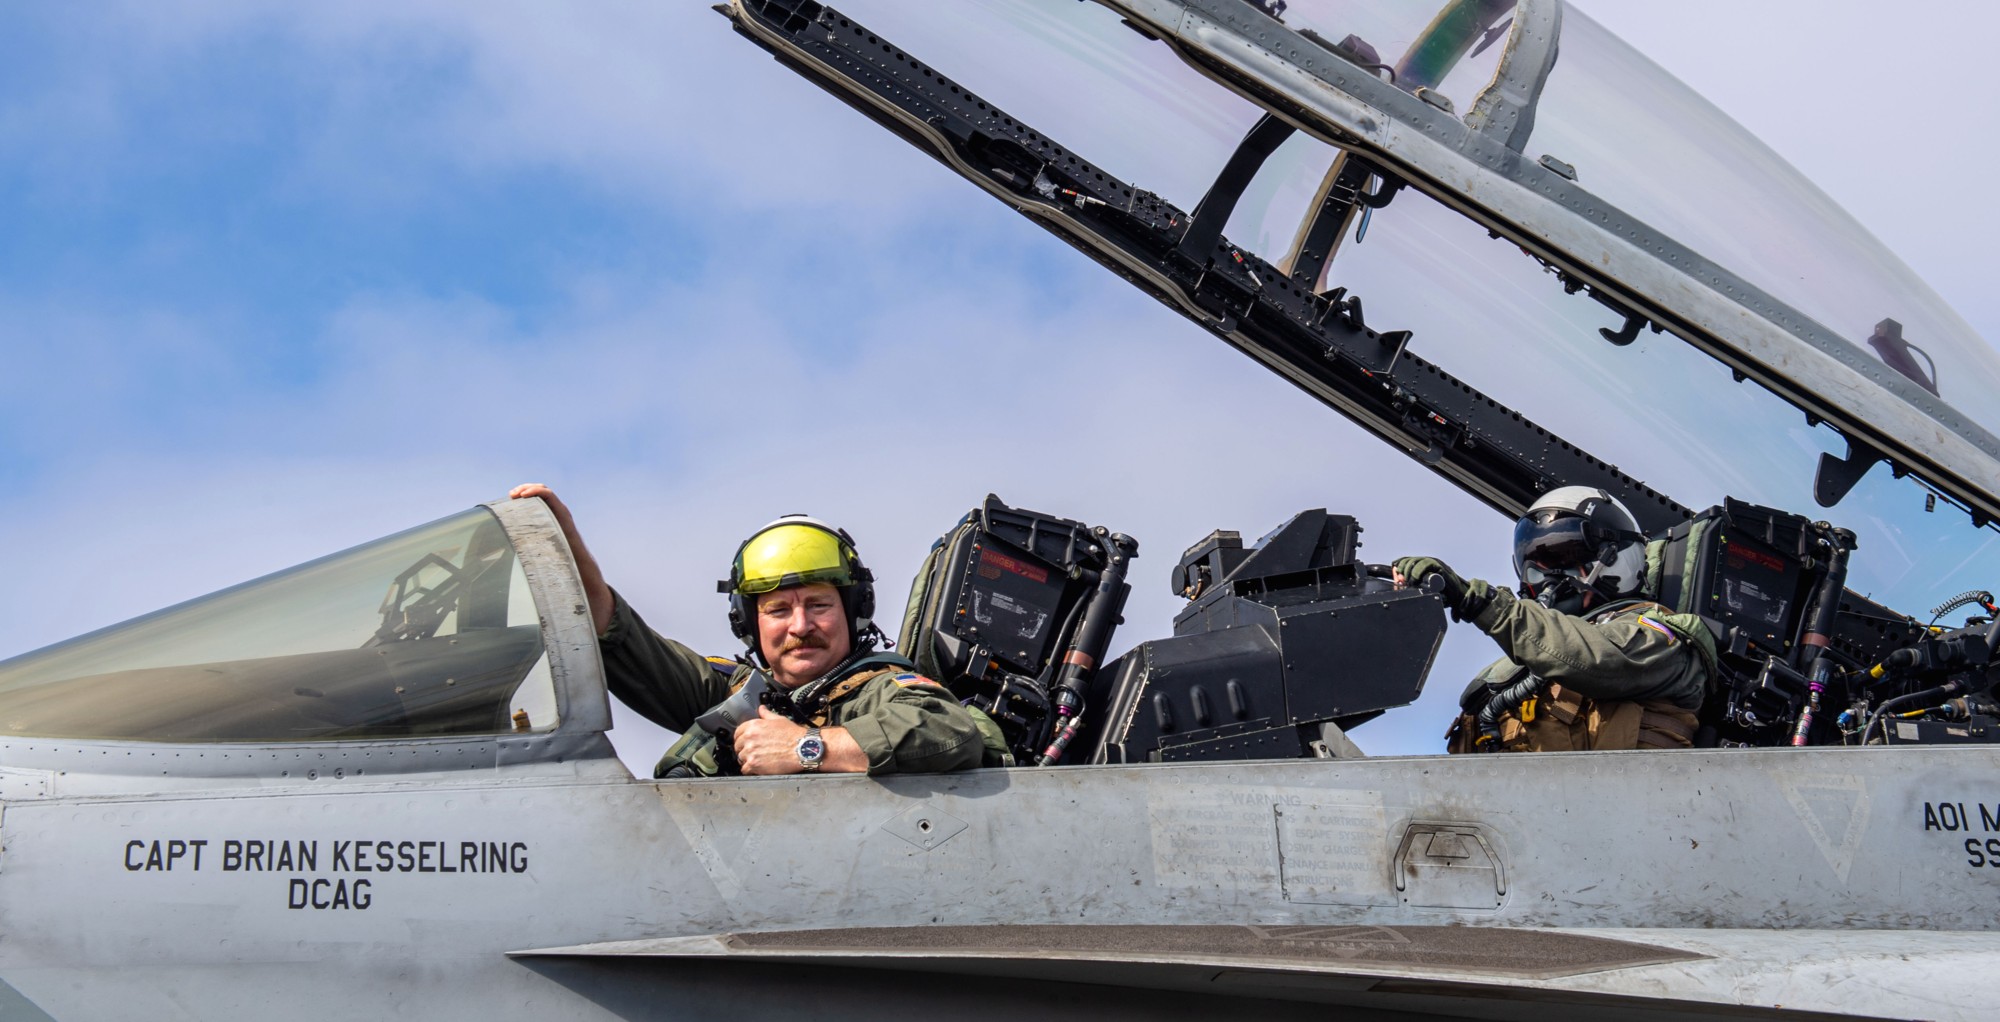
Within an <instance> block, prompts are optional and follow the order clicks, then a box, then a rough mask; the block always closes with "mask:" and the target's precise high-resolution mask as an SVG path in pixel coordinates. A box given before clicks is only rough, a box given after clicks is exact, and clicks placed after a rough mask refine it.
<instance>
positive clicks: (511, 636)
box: [0, 502, 559, 744]
mask: <svg viewBox="0 0 2000 1022" xmlns="http://www.w3.org/2000/svg"><path fill="white" fill-rule="evenodd" d="M518 503H520V504H524V505H525V504H529V503H532V504H533V505H534V506H535V507H537V508H538V507H539V506H540V503H539V502H518ZM510 510H514V513H515V515H516V516H517V517H518V516H519V514H520V511H519V510H515V509H510ZM558 703H559V700H558V697H557V689H556V684H555V675H554V673H553V672H552V671H551V668H550V658H549V656H548V653H547V649H546V644H545V642H544V639H543V628H542V622H541V617H540V615H539V613H538V611H537V607H536V594H535V593H534V592H533V591H532V590H531V588H530V585H529V580H528V577H527V576H526V575H525V574H524V573H523V570H522V565H521V558H520V557H519V556H517V554H516V550H515V546H514V543H513V541H512V539H511V538H510V536H509V534H508V531H507V529H505V528H503V526H502V522H501V520H500V518H499V516H497V515H496V514H495V512H494V510H493V509H490V508H486V507H478V508H473V509H472V510H469V511H465V512H462V513H460V514H455V515H452V516H450V517H448V518H443V519H440V520H438V521H436V522H432V523H431V524H429V525H424V526H419V527H417V528H415V529H411V530H409V531H407V532H401V533H398V534H396V535H393V536H390V537H388V538H386V539H380V540H377V541H375V542H373V543H368V544H365V545H362V546H358V547H355V548H353V549H351V550H346V551H343V552H341V553H337V554H333V555H331V556H328V557H323V558H321V559H319V560H316V561H312V562H310V563H307V564H303V565H300V566H298V567H296V568H291V569H289V570H286V571H281V572H278V573H277V574H275V575H269V576H266V577H264V578H260V579H257V580H255V581H252V582H246V583H244V584H242V585H239V586H235V587H233V588H230V589H225V590H223V591H221V592H218V593H214V594H211V595H209V596H204V597H201V598H199V599H196V600H191V601H189V602H187V603H183V604H180V605H179V606H175V607H169V608H167V609H166V610H162V611H158V612H156V613H153V614H149V615H147V616H145V617H141V618H136V619H134V620H131V621H127V622H125V623H123V624H118V625H113V626H111V627H109V628H105V629H102V630H100V631H96V632H92V633H90V634H88V635H84V636H81V637H78V638H75V639H71V640H69V641H68V642H63V643H59V644H57V645H54V646H49V647H47V648H45V649H41V650H37V651H35V652H31V653H27V654H24V655H22V656H18V657H15V658H13V659H11V660H7V661H4V662H0V734H6V735H20V736H34V737H48V738H60V739H75V740H85V741H94V740H110V741H146V742H227V743H248V744H272V743H294V742H317V741H331V740H348V739H389V738H430V737H441V736H472V735H494V734H511V733H534V732H546V731H549V730H552V729H554V728H555V727H556V724H557V722H558V717H559V709H558Z"/></svg>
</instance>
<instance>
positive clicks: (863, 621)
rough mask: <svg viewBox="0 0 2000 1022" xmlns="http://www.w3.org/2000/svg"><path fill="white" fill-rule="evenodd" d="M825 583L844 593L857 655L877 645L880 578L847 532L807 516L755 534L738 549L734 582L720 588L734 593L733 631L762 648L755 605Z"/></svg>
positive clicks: (754, 648) (753, 646)
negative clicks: (775, 594) (775, 593)
mask: <svg viewBox="0 0 2000 1022" xmlns="http://www.w3.org/2000/svg"><path fill="white" fill-rule="evenodd" d="M815 582H824V583H826V584H828V585H831V586H833V587H834V588H836V589H838V590H840V601H841V605H842V607H843V608H844V609H845V610H846V611H847V626H848V633H849V636H848V637H849V638H850V639H852V640H853V642H854V646H855V649H856V651H857V652H859V651H860V650H861V648H862V647H863V645H869V646H872V645H873V644H874V630H875V625H874V621H873V620H872V619H873V617H874V615H875V585H874V582H875V576H874V575H872V574H871V573H869V571H868V569H867V568H866V567H864V566H862V564H861V558H860V556H859V555H857V554H856V553H855V552H854V538H853V537H851V536H849V535H848V534H847V530H845V529H841V528H838V527H835V526H832V525H828V524H827V523H825V522H822V521H820V520H818V519H816V518H808V517H806V516H805V515H786V516H785V517H783V518H780V519H778V520H777V521H775V522H772V523H770V524H769V525H766V526H764V527H763V528H761V529H758V530H757V531H756V532H753V533H751V534H750V538H749V539H746V540H744V541H743V545H742V546H739V547H737V548H736V559H735V561H734V562H733V563H731V564H730V567H729V578H727V579H725V580H723V581H722V582H719V583H717V584H716V588H717V589H719V590H721V591H722V592H724V593H727V594H729V628H730V630H731V631H733V632H735V633H736V637H737V638H739V639H742V640H743V641H744V642H745V643H747V644H749V646H750V649H751V651H752V652H753V653H755V652H758V650H757V623H756V621H757V619H756V614H755V613H754V611H753V606H752V604H753V601H754V600H755V599H756V597H757V596H759V595H761V594H763V593H768V592H771V591H772V590H774V589H785V588H789V587H792V586H802V585H811V584H813V583H815Z"/></svg>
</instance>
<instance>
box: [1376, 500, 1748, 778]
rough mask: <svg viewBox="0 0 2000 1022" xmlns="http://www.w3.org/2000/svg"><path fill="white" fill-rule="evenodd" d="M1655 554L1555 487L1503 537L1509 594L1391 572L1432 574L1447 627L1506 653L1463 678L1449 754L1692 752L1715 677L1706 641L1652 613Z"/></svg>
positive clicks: (1417, 567)
mask: <svg viewBox="0 0 2000 1022" xmlns="http://www.w3.org/2000/svg"><path fill="white" fill-rule="evenodd" d="M1659 547H1660V544H1658V543H1657V542H1656V543H1653V544H1648V543H1647V542H1646V537H1645V536H1644V535H1643V534H1641V533H1640V532H1639V526H1638V524H1637V522H1636V521H1635V520H1634V519H1633V517H1632V513H1631V512H1630V511H1627V510H1626V509H1625V506H1624V505H1623V504H1620V503H1619V502H1618V501H1617V500H1616V499H1615V498H1613V497H1612V496H1611V495H1610V494H1608V493H1606V492H1604V491H1603V490H1599V489H1595V488H1593V487H1588V486H1565V487H1562V488H1560V489H1556V490H1552V491H1550V492H1549V493H1547V494H1544V495H1543V496H1542V497H1541V498H1540V499H1539V500H1537V501H1535V503H1534V505H1533V506H1531V507H1530V508H1529V509H1528V512H1527V513H1526V514H1525V515H1523V516H1522V517H1521V519H1520V521H1519V522H1517V523H1516V524H1515V527H1514V569H1515V571H1516V573H1518V574H1519V575H1520V578H1521V592H1522V597H1523V598H1520V599H1516V598H1515V596H1514V594H1513V593H1509V592H1507V591H1505V590H1501V589H1496V588H1494V587H1493V586H1491V585H1489V584H1487V583H1486V582H1485V581H1483V580H1481V579H1476V578H1475V579H1464V578H1460V577H1459V576H1458V574H1457V573H1456V572H1453V571H1452V570H1451V568H1449V567H1447V566H1446V565H1445V564H1444V562H1442V561H1440V560H1438V559H1436V558H1434V557H1405V558H1402V559H1401V560H1398V561H1397V562H1396V563H1395V571H1396V579H1397V581H1398V582H1405V581H1411V582H1416V581H1422V580H1423V579H1425V578H1426V577H1427V576H1432V575H1435V576H1438V577H1439V578H1440V579H1441V580H1442V582H1443V597H1444V602H1445V606H1446V607H1448V608H1449V609H1450V610H1451V614H1452V617H1453V618H1454V619H1456V620H1459V621H1471V622H1472V623H1474V624H1476V625H1478V626H1479V629H1480V630H1481V631H1483V632H1485V633H1486V634H1488V635H1490V636H1492V637H1493V640H1494V641H1495V642H1497V643H1499V644H1500V649H1501V650H1502V652H1504V653H1505V654H1506V656H1503V657H1501V658H1500V659H1499V660H1497V661H1495V662H1494V663H1493V664H1491V665H1489V666H1488V667H1487V668H1486V669H1485V670H1483V671H1481V672H1480V673H1479V676H1478V677H1477V678H1475V679H1473V682H1472V684H1471V685H1470V686H1468V687H1467V688H1466V691H1465V694H1464V696H1463V697H1462V698H1461V708H1462V710H1463V714H1462V715H1461V716H1460V717H1459V718H1458V720H1457V722H1456V723H1455V724H1454V725H1453V727H1452V729H1451V733H1450V734H1449V735H1448V736H1447V741H1448V747H1449V749H1450V751H1452V752H1492V751H1500V752H1559V751H1571V750H1575V751H1581V750H1590V749H1641V748H1653V749H1675V748H1686V747H1688V746H1689V745H1691V744H1693V739H1694V735H1695V731H1696V729H1697V727H1698V726H1699V722H1698V720H1697V718H1696V714H1697V713H1698V712H1699V711H1700V709H1701V704H1702V699H1703V696H1704V695H1705V694H1706V693H1707V691H1708V688H1709V685H1710V682H1711V679H1712V678H1714V677H1715V673H1716V643H1715V637H1714V635H1713V633H1711V632H1710V631H1709V628H1708V626H1707V625H1706V624H1704V623H1703V622H1702V620H1701V619H1700V618H1699V617H1697V616H1695V615H1692V614H1676V613H1674V612H1673V611H1671V610H1670V609H1668V608H1666V607H1663V606H1661V605H1660V604H1658V603H1656V602H1653V599H1652V597H1653V595H1654V594H1653V593H1651V592H1649V591H1648V589H1647V586H1646V580H1647V579H1648V578H1649V577H1651V576H1652V575H1653V574H1655V573H1654V572H1649V571H1648V566H1649V562H1656V561H1657V559H1658V557H1659V552H1658V551H1659Z"/></svg>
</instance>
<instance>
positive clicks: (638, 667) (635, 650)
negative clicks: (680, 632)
mask: <svg viewBox="0 0 2000 1022" xmlns="http://www.w3.org/2000/svg"><path fill="white" fill-rule="evenodd" d="M611 600H612V604H611V627H609V628H606V629H605V630H604V634H603V635H600V636H598V637H597V649H598V652H599V654H600V655H601V656H602V657H603V659H604V683H605V685H606V686H607V687H609V688H610V689H611V694H612V695H614V696H617V697H618V699H619V700H620V701H621V702H623V703H624V704H625V705H627V706H630V707H631V708H633V709H634V710H637V711H639V713H640V715H642V716H644V717H645V718H646V719H647V720H650V721H652V722H653V723H655V724H658V725H660V726H661V727H663V728H666V729H668V730H669V731H686V730H687V729H688V728H689V727H690V726H692V725H693V724H694V719H695V717H697V716H700V715H701V713H702V711H704V710H706V709H708V708H709V707H711V706H714V705H715V704H716V703H719V702H721V701H722V700H724V699H726V698H728V696H729V683H728V680H727V679H726V678H724V677H723V675H722V673H721V672H720V671H717V670H715V669H714V668H713V667H711V666H709V663H708V661H707V660H706V659H705V658H703V657H702V656H701V655H700V654H698V653H696V652H695V651H694V650H691V649H689V648H687V647H686V646H683V645H681V644H680V643H678V642H675V641H674V640H672V639H668V638H664V637H662V636H661V635H660V634H659V633H657V632H655V631H653V630H652V629H651V628H648V627H646V622H645V621H643V620H641V619H640V618H639V613H638V611H635V610H633V609H632V605H631V604H629V603H626V602H625V598H624V597H623V596H620V595H618V592H617V590H613V591H612V593H611Z"/></svg>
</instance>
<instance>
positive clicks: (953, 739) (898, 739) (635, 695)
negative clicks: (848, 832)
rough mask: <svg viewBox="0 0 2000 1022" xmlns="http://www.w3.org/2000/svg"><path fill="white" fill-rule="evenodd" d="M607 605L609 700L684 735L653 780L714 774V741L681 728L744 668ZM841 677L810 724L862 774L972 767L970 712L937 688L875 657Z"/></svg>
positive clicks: (977, 751) (975, 735)
mask: <svg viewBox="0 0 2000 1022" xmlns="http://www.w3.org/2000/svg"><path fill="white" fill-rule="evenodd" d="M612 597H613V604H612V613H611V627H609V628H607V629H605V631H604V634H602V635H600V636H598V640H597V644H598V649H599V651H600V652H601V654H602V656H603V660H604V674H605V682H606V684H607V685H608V686H609V687H610V689H611V694H612V695H615V696H617V697H618V698H619V699H620V700H622V701H624V703H625V704H626V705H627V706H630V707H632V708H633V709H634V710H637V711H639V713H640V714H642V715H644V716H645V717H646V719H648V720H650V721H652V722H653V723H655V724H658V725H660V726H661V727H664V728H667V729H668V730H672V731H680V732H683V733H684V734H683V737H682V739H681V741H679V742H677V743H675V745H674V747H673V748H672V749H669V750H668V751H667V755H666V756H665V757H663V758H662V759H661V760H660V763H659V765H658V766H656V767H655V768H654V774H653V775H654V776H655V777H660V776H664V775H665V773H666V771H668V770H669V769H672V768H673V767H674V766H676V765H678V764H681V763H686V764H687V765H688V766H689V767H691V768H692V769H693V770H694V771H695V772H697V773H704V774H708V773H714V772H715V769H716V768H715V759H714V750H713V745H714V739H713V737H712V736H709V735H707V734H706V733H704V732H700V731H695V732H692V733H688V729H689V728H691V727H693V725H694V719H695V718H696V717H697V716H700V715H701V713H702V712H703V711H705V710H707V709H708V708H709V707H711V706H714V705H715V704H716V703H719V702H721V701H722V700H724V699H726V698H728V697H729V694H730V693H731V692H733V691H734V690H735V689H736V687H737V686H738V685H740V684H742V682H743V681H744V680H745V679H746V678H747V677H748V676H749V673H750V669H749V668H748V667H744V666H742V665H740V664H731V663H729V662H727V661H723V662H721V663H720V664H718V663H717V662H715V661H711V660H709V659H708V658H706V657H703V656H701V655H699V654H697V653H695V652H694V651H693V650H691V649H689V648H687V647H686V646H683V645H681V644H680V643H678V642H675V641H673V640H672V639H667V638H663V637H662V636H660V635H659V634H658V633H656V632H654V631H653V630H652V629H651V628H648V627H646V623H645V622H644V621H642V620H641V619H640V618H639V615H638V612H636V611H634V610H633V609H632V606H631V604H628V603H626V602H625V598H624V597H622V596H619V595H617V594H616V593H615V592H614V593H613V594H612ZM841 671H842V674H841V676H840V677H836V678H834V679H832V681H831V682H830V688H831V690H832V691H833V692H834V693H835V695H833V696H832V698H830V699H829V700H828V701H827V705H826V708H825V709H824V710H823V711H821V715H820V716H821V717H823V718H824V720H823V721H816V722H818V723H819V724H820V726H822V727H840V728H845V729H846V730H847V733H848V734H849V735H850V736H852V737H853V739H854V741H855V743H856V744H858V745H860V746H861V751H862V752H864V753H866V754H867V755H868V772H869V773H871V774H887V773H941V772H944V771H948V770H963V769H966V768H968V767H976V766H979V765H980V763H981V761H982V759H983V758H984V757H985V747H986V742H985V739H984V736H983V735H982V733H981V729H980V728H979V726H978V725H977V724H976V723H975V722H974V720H973V718H972V715H971V713H970V712H969V711H967V710H966V709H965V707H963V706H960V705H959V703H958V700H957V699H956V698H954V697H953V696H952V695H951V693H950V692H949V691H947V690H946V689H945V688H944V687H943V686H941V685H939V684H938V683H936V682H934V681H931V680H930V679H928V678H924V677H922V676H920V675H917V674H916V673H915V671H916V668H915V667H914V666H913V665H912V664H911V663H910V662H909V661H908V660H906V659H904V658H903V657H901V656H898V655H896V654H894V653H878V654H875V655H873V656H868V657H863V658H860V659H857V660H855V661H852V662H850V663H848V664H846V665H843V667H842V668H841ZM869 672H873V676H872V677H867V678H866V679H865V680H864V681H862V682H861V684H859V685H855V686H851V687H850V686H848V685H846V684H845V683H846V682H847V681H848V680H849V679H851V678H857V677H861V676H862V675H865V674H868V673H869ZM843 689H846V691H842V690H843Z"/></svg>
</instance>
